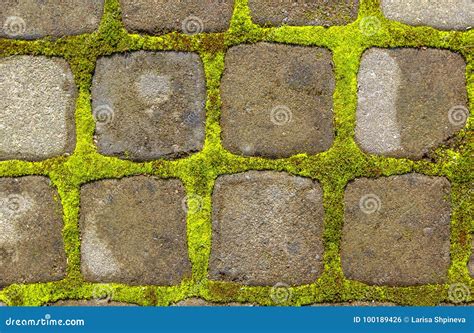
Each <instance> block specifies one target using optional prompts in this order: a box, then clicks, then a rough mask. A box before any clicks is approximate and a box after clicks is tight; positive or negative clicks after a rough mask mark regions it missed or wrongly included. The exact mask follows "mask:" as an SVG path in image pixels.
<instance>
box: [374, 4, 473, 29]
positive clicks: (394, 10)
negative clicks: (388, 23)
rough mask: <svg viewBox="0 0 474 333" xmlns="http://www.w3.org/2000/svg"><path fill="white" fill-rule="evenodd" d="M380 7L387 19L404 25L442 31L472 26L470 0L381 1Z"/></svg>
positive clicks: (471, 5)
mask: <svg viewBox="0 0 474 333" xmlns="http://www.w3.org/2000/svg"><path fill="white" fill-rule="evenodd" d="M381 5H382V11H383V13H384V15H385V16H386V17H387V18H389V19H391V20H395V21H400V22H402V23H405V24H410V25H415V26H423V25H428V26H432V27H435V28H438V29H444V30H464V29H468V28H470V27H473V26H474V2H473V1H472V0H442V1H440V0H437V1H427V0H423V1H420V0H381Z"/></svg>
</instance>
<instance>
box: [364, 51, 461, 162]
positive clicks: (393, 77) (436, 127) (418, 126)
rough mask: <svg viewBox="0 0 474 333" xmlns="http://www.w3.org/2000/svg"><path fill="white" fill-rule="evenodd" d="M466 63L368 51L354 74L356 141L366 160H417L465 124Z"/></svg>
mask: <svg viewBox="0 0 474 333" xmlns="http://www.w3.org/2000/svg"><path fill="white" fill-rule="evenodd" d="M465 76H466V63H465V61H464V59H463V57H462V56H461V55H460V54H457V53H454V52H451V51H447V50H435V49H378V48H372V49H369V50H368V51H366V52H365V53H364V54H363V56H362V61H361V66H360V70H359V77H358V81H359V82H358V83H359V93H358V107H357V125H356V134H355V137H356V141H357V143H358V144H359V146H360V147H361V149H362V150H363V151H364V152H366V153H370V154H377V155H384V156H390V157H406V158H411V159H421V158H424V157H426V156H428V155H429V154H430V152H431V151H432V150H434V149H436V148H437V147H439V146H440V145H441V144H443V143H445V142H446V141H447V140H448V139H449V138H450V137H451V136H453V135H454V134H455V133H456V132H458V131H459V130H461V129H462V128H463V127H464V126H465V124H466V121H467V119H468V116H469V109H468V100H467V90H466V79H465Z"/></svg>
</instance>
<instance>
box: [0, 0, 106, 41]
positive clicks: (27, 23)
mask: <svg viewBox="0 0 474 333" xmlns="http://www.w3.org/2000/svg"><path fill="white" fill-rule="evenodd" d="M103 11H104V1H103V0H81V1H77V0H2V4H1V6H0V37H3V38H16V39H35V38H41V37H45V36H52V37H62V36H69V35H79V34H83V33H91V32H94V31H95V30H97V29H98V27H99V23H100V20H101V17H102V13H103Z"/></svg>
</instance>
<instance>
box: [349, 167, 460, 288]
mask: <svg viewBox="0 0 474 333" xmlns="http://www.w3.org/2000/svg"><path fill="white" fill-rule="evenodd" d="M449 195H450V184H449V182H448V181H447V180H446V179H445V178H443V177H428V176H424V175H420V174H407V175H403V176H391V177H386V178H378V179H367V178H360V179H356V180H355V181H353V182H351V183H349V185H348V186H347V188H346V192H345V198H344V203H345V213H344V227H343V231H342V243H341V261H342V269H343V272H344V274H345V276H346V277H347V278H348V279H351V280H357V281H361V282H364V283H367V284H370V285H391V286H411V285H423V284H434V283H444V282H446V280H447V273H448V268H449V264H450V256H449V248H450V241H449V237H450V213H451V208H450V200H449Z"/></svg>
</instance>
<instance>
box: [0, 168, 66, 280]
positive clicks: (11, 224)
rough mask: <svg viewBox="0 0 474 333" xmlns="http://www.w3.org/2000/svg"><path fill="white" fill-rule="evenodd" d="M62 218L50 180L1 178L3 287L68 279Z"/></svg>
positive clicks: (0, 270) (0, 277) (0, 263)
mask: <svg viewBox="0 0 474 333" xmlns="http://www.w3.org/2000/svg"><path fill="white" fill-rule="evenodd" d="M62 216H63V212H62V207H61V203H60V201H59V196H58V193H57V191H56V190H55V189H53V187H51V184H50V181H49V179H48V178H46V177H40V176H27V177H21V178H0V287H4V286H7V285H10V284H13V283H35V282H49V281H56V280H61V279H62V278H63V277H65V275H66V254H65V251H64V243H63V238H62V229H63V220H62Z"/></svg>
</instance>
